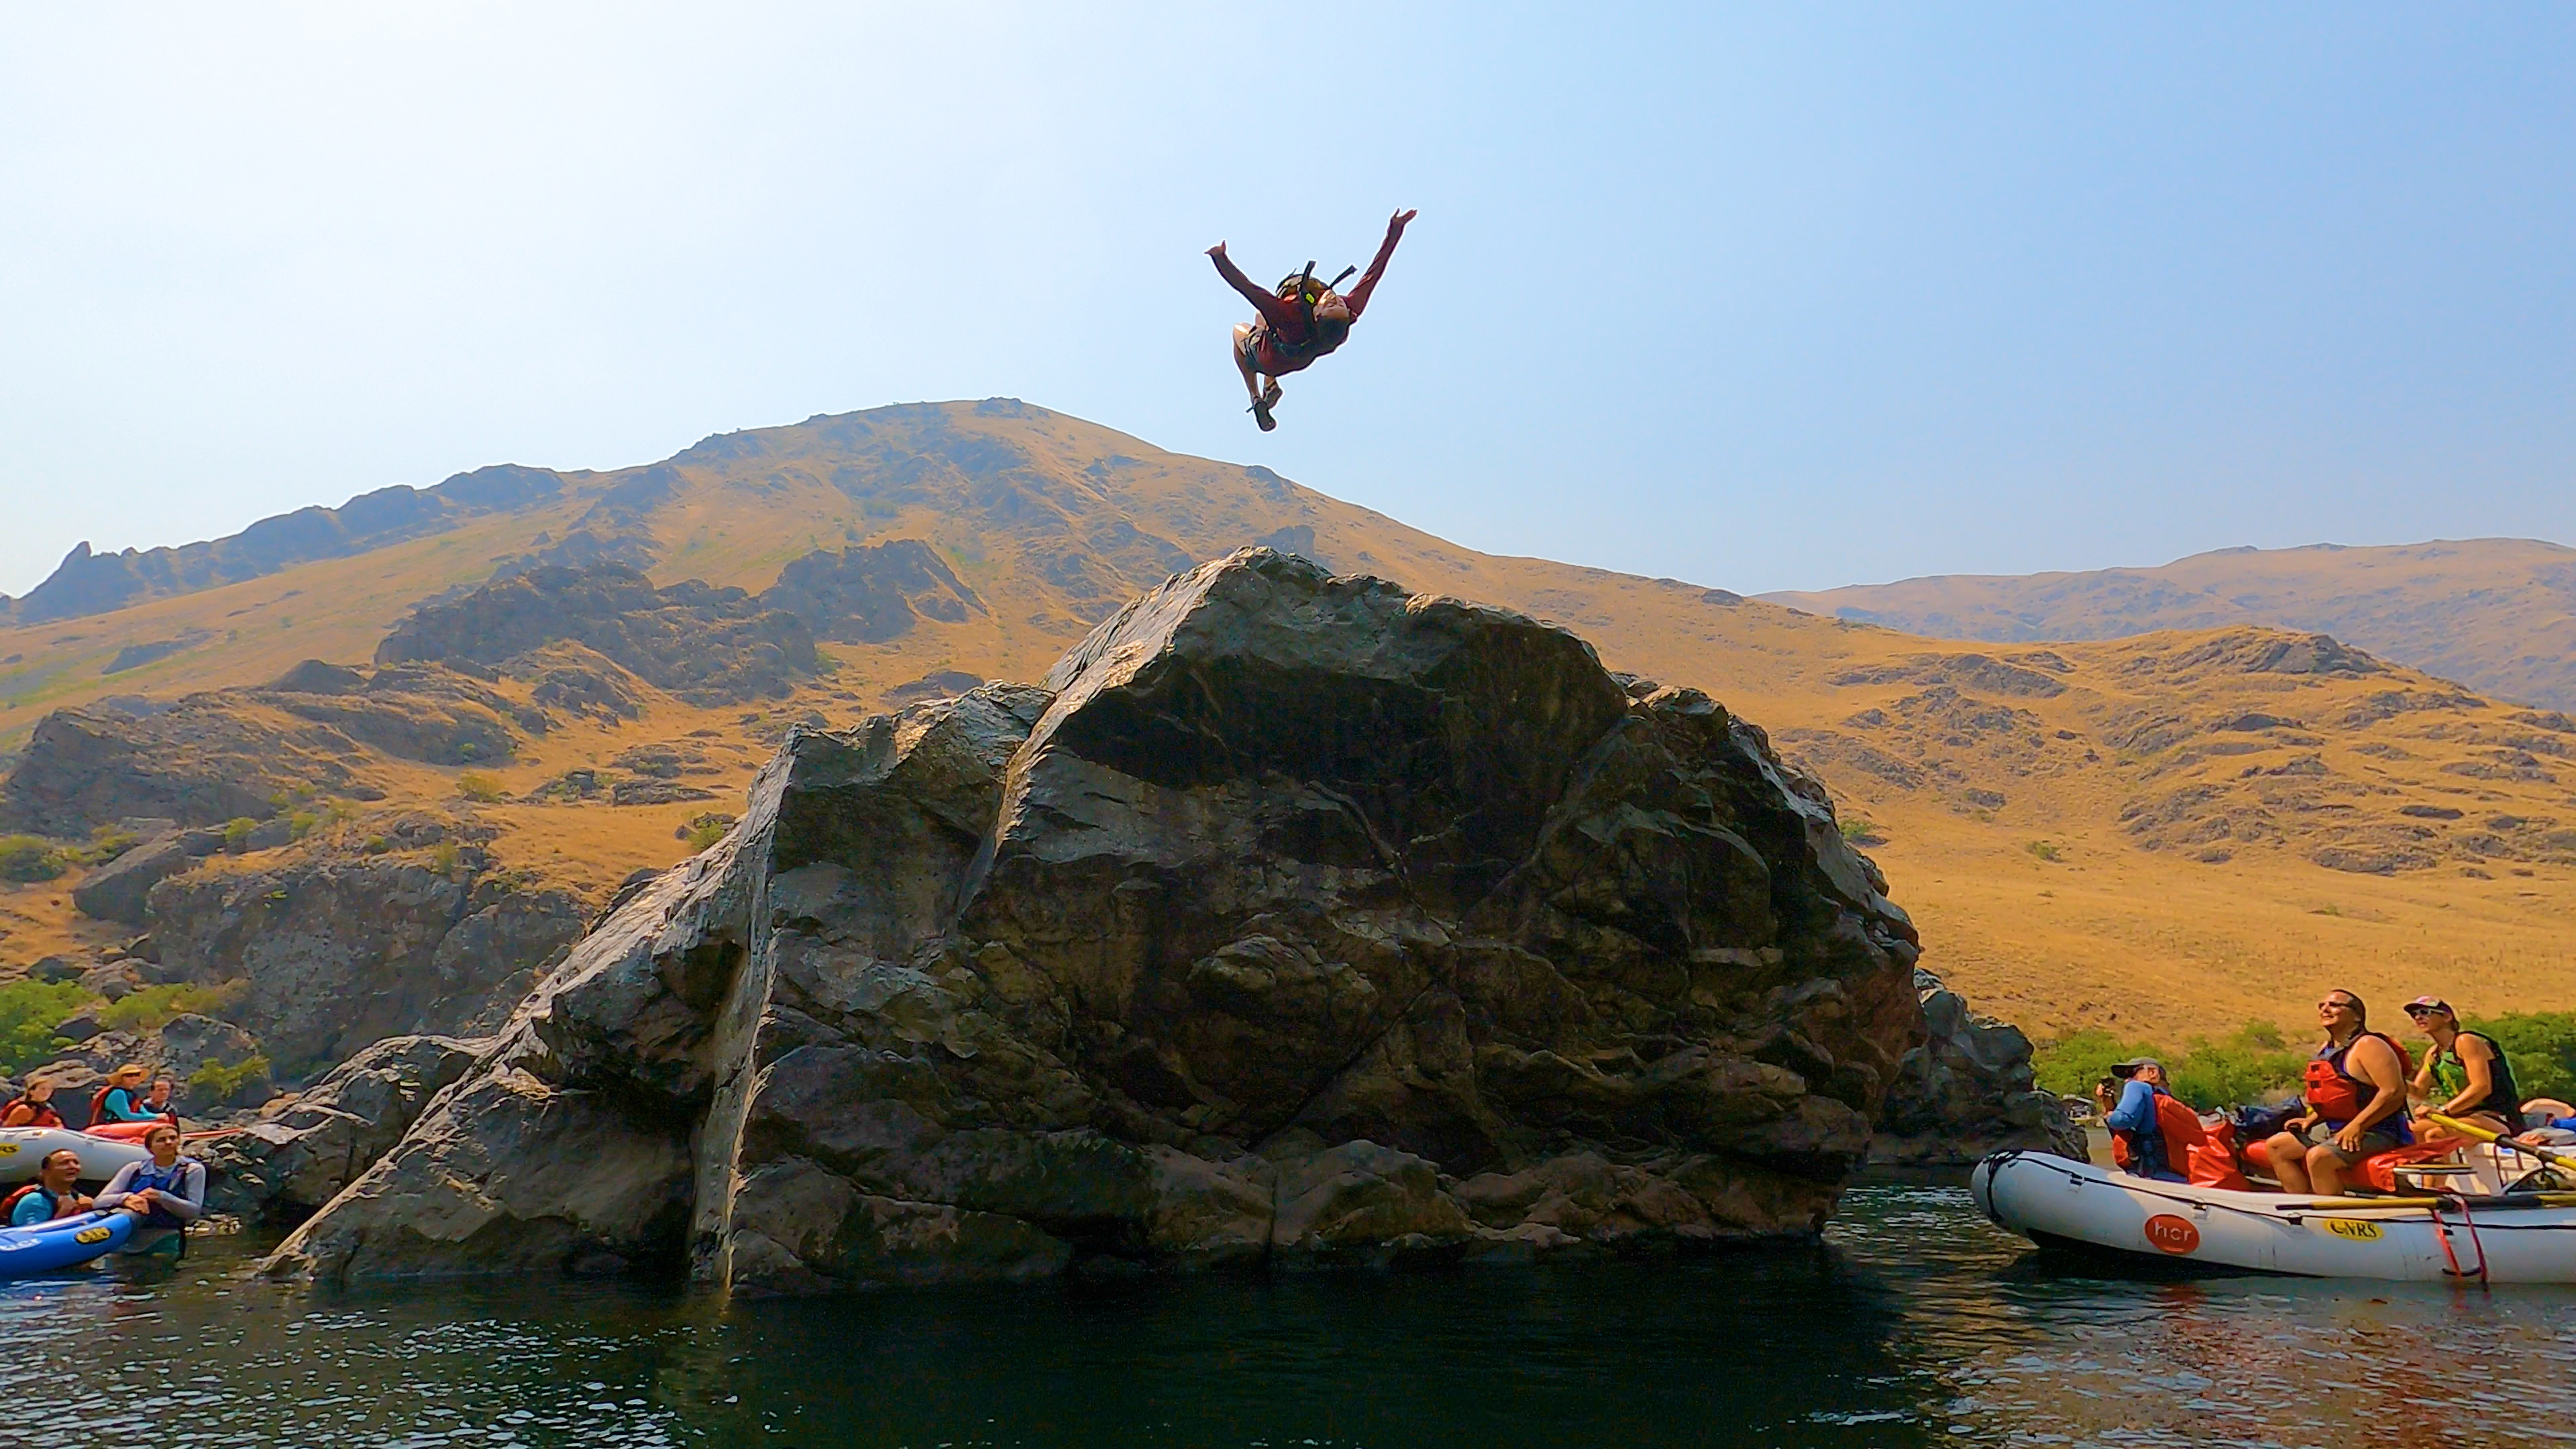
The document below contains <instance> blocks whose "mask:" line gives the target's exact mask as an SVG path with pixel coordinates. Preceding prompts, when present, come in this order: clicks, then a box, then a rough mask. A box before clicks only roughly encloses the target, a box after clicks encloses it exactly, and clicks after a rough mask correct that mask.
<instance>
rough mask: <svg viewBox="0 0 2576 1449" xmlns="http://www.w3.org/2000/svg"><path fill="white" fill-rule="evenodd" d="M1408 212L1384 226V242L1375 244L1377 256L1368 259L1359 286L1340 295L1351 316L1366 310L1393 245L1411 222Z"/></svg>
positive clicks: (1411, 218) (1395, 216) (1411, 216)
mask: <svg viewBox="0 0 2576 1449" xmlns="http://www.w3.org/2000/svg"><path fill="white" fill-rule="evenodd" d="M1413 216H1414V214H1413V213H1412V212H1410V211H1399V212H1397V213H1396V214H1395V215H1394V216H1393V217H1392V218H1390V219H1389V220H1388V221H1387V224H1386V240H1384V241H1382V242H1379V243H1378V244H1377V255H1376V256H1374V257H1372V258H1370V259H1369V264H1368V270H1367V271H1365V272H1362V273H1360V280H1359V285H1357V286H1355V287H1353V288H1351V289H1350V290H1349V291H1348V292H1345V293H1343V294H1342V296H1343V299H1344V300H1346V301H1348V302H1349V303H1350V304H1351V315H1352V316H1353V317H1357V316H1359V315H1360V314H1361V313H1362V312H1365V311H1367V310H1368V302H1369V293H1371V292H1374V291H1376V290H1377V279H1378V278H1380V277H1383V276H1385V275H1386V259H1387V258H1389V257H1391V256H1394V255H1395V244H1396V243H1397V242H1400V241H1402V240H1404V225H1405V223H1406V222H1409V221H1411V220H1413Z"/></svg>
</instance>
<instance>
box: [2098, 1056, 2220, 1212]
mask: <svg viewBox="0 0 2576 1449" xmlns="http://www.w3.org/2000/svg"><path fill="white" fill-rule="evenodd" d="M2111 1075H2112V1076H2113V1077H2114V1078H2116V1079H2119V1081H2120V1097H2119V1101H2118V1102H2116V1103H2114V1102H2113V1101H2112V1100H2111V1094H2110V1093H2109V1092H2108V1091H2107V1090H2104V1089H2103V1088H2099V1087H2097V1088H2095V1089H2094V1105H2095V1106H2097V1107H2099V1108H2100V1109H2101V1112H2102V1125H2103V1126H2104V1127H2107V1128H2109V1129H2110V1132H2111V1153H2112V1156H2113V1157H2115V1158H2117V1159H2118V1161H2119V1165H2120V1167H2121V1169H2122V1170H2123V1171H2125V1172H2127V1173H2129V1174H2130V1175H2131V1176H2133V1177H2152V1178H2155V1179H2156V1180H2157V1181H2159V1182H2189V1181H2190V1180H2191V1179H2190V1177H2189V1176H2188V1175H2187V1174H2186V1173H2185V1172H2184V1168H2185V1166H2186V1165H2187V1164H2188V1163H2189V1162H2190V1160H2191V1158H2190V1153H2191V1149H2192V1148H2194V1147H2197V1146H2199V1145H2200V1143H2201V1142H2202V1141H2203V1140H2204V1138H2205V1136H2206V1134H2205V1133H2204V1132H2203V1131H2202V1129H2201V1125H2200V1114H2199V1113H2197V1112H2194V1111H2193V1110H2191V1108H2189V1107H2186V1106H2184V1105H2183V1104H2182V1103H2181V1102H2179V1101H2176V1100H2175V1099H2174V1095H2173V1091H2172V1089H2171V1088H2170V1087H2168V1086H2167V1085H2166V1083H2165V1066H2164V1063H2162V1062H2160V1061H2157V1060H2156V1059H2155V1058H2153V1057H2132V1058H2130V1059H2129V1060H2127V1061H2125V1062H2113V1063H2112V1064H2111ZM2105 1085H2106V1086H2107V1084H2105Z"/></svg>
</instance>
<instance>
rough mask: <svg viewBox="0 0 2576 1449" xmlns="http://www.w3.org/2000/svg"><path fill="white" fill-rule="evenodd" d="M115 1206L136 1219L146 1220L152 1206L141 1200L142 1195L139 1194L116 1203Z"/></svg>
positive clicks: (150, 1213)
mask: <svg viewBox="0 0 2576 1449" xmlns="http://www.w3.org/2000/svg"><path fill="white" fill-rule="evenodd" d="M117 1206H118V1207H120V1208H122V1209H124V1210H125V1211H127V1212H130V1213H132V1214H134V1215H135V1216H136V1217H138V1218H147V1217H150V1216H151V1215H152V1204H150V1203H148V1202H145V1201H144V1200H143V1194H141V1193H139V1192H138V1193H136V1194H135V1195H134V1196H132V1197H129V1198H127V1199H126V1200H125V1201H123V1202H121V1203H118V1204H117Z"/></svg>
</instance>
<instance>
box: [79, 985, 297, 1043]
mask: <svg viewBox="0 0 2576 1449" xmlns="http://www.w3.org/2000/svg"><path fill="white" fill-rule="evenodd" d="M249 992H250V983H249V982H247V981H218V982H216V983H215V984H214V985H212V986H191V985H187V984H185V983H182V984H180V985H177V986H146V987H144V988H143V989H142V990H140V991H137V992H134V993H133V994H131V995H129V996H127V997H126V998H125V999H124V1000H122V1001H115V1002H110V1003H108V1005H107V1006H106V1007H105V1008H104V1009H102V1010H101V1011H100V1012H99V1014H98V1024H99V1025H101V1026H103V1027H106V1028H108V1029H109V1030H111V1031H150V1030H152V1029H153V1028H155V1027H163V1026H168V1025H169V1024H170V1019H171V1018H172V1017H176V1016H186V1015H189V1014H191V1013H193V1014H195V1015H198V1016H221V1015H223V1014H224V1013H225V1012H227V1011H230V1010H231V1009H232V1008H233V1007H234V1006H235V1005H237V1004H238V1003H239V1002H240V1001H241V999H242V997H244V996H245V995H247V994H249ZM55 1020H57V1021H59V1020H61V1018H60V1017H56V1018H55Z"/></svg>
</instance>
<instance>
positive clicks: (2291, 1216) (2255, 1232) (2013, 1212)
mask: <svg viewBox="0 0 2576 1449" xmlns="http://www.w3.org/2000/svg"><path fill="white" fill-rule="evenodd" d="M2471 1152H2472V1153H2473V1154H2475V1155H2478V1156H2480V1157H2483V1158H2485V1159H2486V1161H2485V1163H2484V1164H2483V1170H2481V1171H2478V1172H2477V1173H2475V1174H2474V1176H2473V1177H2468V1176H2464V1177H2461V1178H2457V1179H2454V1181H2455V1183H2456V1185H2457V1186H2458V1188H2459V1191H2458V1192H2457V1193H2454V1194H2446V1195H2435V1194H2433V1193H2431V1192H2426V1193H2424V1194H2423V1195H2420V1196H2401V1197H2379V1198H2370V1197H2332V1198H2320V1197H2314V1196H2301V1195H2297V1194H2287V1193H2277V1192H2230V1191H2228V1190H2226V1189H2223V1188H2204V1187H2189V1186H2185V1185H2183V1184H2181V1183H2170V1182H2152V1181H2148V1180H2147V1179H2144V1178H2137V1177H2131V1176H2129V1175H2128V1174H2126V1173H2121V1172H2114V1171H2112V1170H2111V1169H2110V1168H2107V1167H2096V1166H2094V1165H2092V1164H2091V1163H2085V1162H2076V1161H2073V1160H2070V1159H2068V1158H2064V1157H2057V1156H2053V1155H2050V1154H2048V1153H2042V1152H2022V1151H2011V1152H1998V1153H1995V1154H1994V1155H1993V1156H1991V1157H1988V1158H1987V1159H1986V1160H1985V1161H1983V1162H1980V1163H1978V1164H1977V1166H1976V1168H1975V1170H1974V1171H1972V1172H1971V1173H1970V1174H1969V1176H1968V1190H1969V1192H1970V1193H1971V1194H1972V1195H1973V1196H1974V1197H1975V1198H1976V1202H1977V1208H1978V1210H1979V1211H1981V1212H1983V1213H1984V1214H1985V1215H1986V1216H1987V1217H1989V1218H1992V1219H1993V1220H1994V1221H1995V1222H1997V1223H1999V1224H2001V1225H2003V1226H2004V1227H2007V1228H2010V1229H2012V1230H2013V1231H2015V1232H2018V1233H2021V1234H2023V1235H2024V1236H2026V1237H2028V1238H2029V1239H2030V1240H2031V1241H2033V1242H2035V1243H2037V1244H2039V1245H2040V1246H2041V1247H2043V1248H2058V1249H2074V1250H2079V1251H2085V1252H2091V1253H2094V1254H2097V1255H2098V1254H2105V1253H2108V1254H2113V1255H2119V1256H2123V1257H2126V1258H2128V1259H2130V1260H2133V1261H2141V1262H2152V1263H2158V1264H2163V1265H2166V1266H2168V1267H2170V1268H2176V1269H2180V1270H2182V1271H2185V1272H2189V1271H2191V1270H2193V1269H2195V1268H2199V1269H2205V1270H2207V1271H2209V1272H2211V1273H2226V1272H2251V1273H2286V1274H2295V1275H2298V1276H2302V1277H2311V1278H2389V1279H2399V1280H2413V1281H2424V1282H2439V1281H2446V1280H2447V1281H2457V1280H2459V1279H2463V1278H2466V1279H2475V1280H2479V1281H2484V1282H2491V1283H2576V1194H2571V1193H2563V1192H2513V1191H2504V1192H2493V1191H2487V1192H2480V1191H2473V1190H2472V1188H2471V1183H2472V1182H2473V1181H2476V1182H2478V1183H2479V1185H2481V1186H2487V1187H2492V1186H2496V1185H2498V1184H2497V1179H2496V1168H2495V1166H2494V1154H2493V1152H2492V1149H2487V1148H2484V1147H2479V1148H2474V1149H2471Z"/></svg>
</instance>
